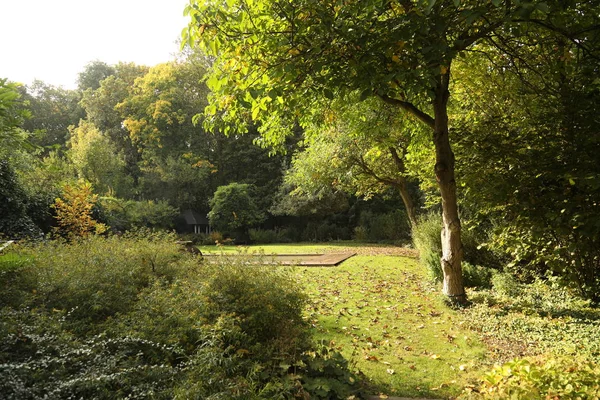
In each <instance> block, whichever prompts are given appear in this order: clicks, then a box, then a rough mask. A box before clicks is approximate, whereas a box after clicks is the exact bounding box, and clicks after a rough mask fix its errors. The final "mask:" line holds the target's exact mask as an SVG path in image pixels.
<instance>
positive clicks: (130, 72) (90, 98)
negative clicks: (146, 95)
mask: <svg viewBox="0 0 600 400" xmlns="http://www.w3.org/2000/svg"><path fill="white" fill-rule="evenodd" d="M114 69H115V73H114V74H113V75H111V76H109V77H107V78H104V79H103V80H102V81H101V82H100V86H99V87H98V88H97V89H95V90H93V89H91V88H90V89H88V90H86V91H85V92H84V93H83V97H82V100H81V106H82V107H83V108H84V110H85V113H86V116H87V119H88V120H89V121H90V122H91V123H93V124H94V126H96V127H97V128H98V129H99V130H100V131H102V132H103V133H104V134H106V136H107V137H108V138H109V140H110V141H111V143H113V144H114V146H115V147H116V149H117V151H118V152H120V153H122V154H123V155H124V157H125V165H126V171H127V174H128V175H129V176H131V177H132V178H133V180H134V182H137V180H138V178H139V176H140V171H139V167H138V163H139V161H140V153H139V152H138V148H137V147H136V146H135V145H134V143H133V142H132V140H131V137H130V136H129V132H128V131H127V129H125V127H124V126H123V120H124V119H125V118H126V112H125V111H124V110H120V109H117V107H116V106H117V105H118V104H120V103H121V102H123V101H124V100H125V99H126V98H128V97H129V96H130V91H131V90H132V88H133V84H134V82H135V80H136V79H137V78H139V77H142V76H144V75H145V74H146V73H147V72H148V67H145V66H139V65H135V64H132V63H119V64H117V65H116V66H115V67H114Z"/></svg>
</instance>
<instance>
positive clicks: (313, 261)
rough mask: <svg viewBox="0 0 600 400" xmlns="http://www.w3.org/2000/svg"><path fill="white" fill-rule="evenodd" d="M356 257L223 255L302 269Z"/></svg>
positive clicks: (210, 259) (211, 256) (211, 259)
mask: <svg viewBox="0 0 600 400" xmlns="http://www.w3.org/2000/svg"><path fill="white" fill-rule="evenodd" d="M354 255H356V253H328V254H264V255H245V254H242V255H235V254H225V255H224V256H223V257H236V258H237V257H246V258H248V261H249V262H251V263H253V264H263V265H299V266H303V267H334V266H336V265H339V264H340V263H342V262H343V261H345V260H347V259H349V258H350V257H352V256H354ZM203 257H204V258H205V259H206V260H207V261H208V262H216V258H217V257H221V256H219V255H216V254H205V255H204V256H203Z"/></svg>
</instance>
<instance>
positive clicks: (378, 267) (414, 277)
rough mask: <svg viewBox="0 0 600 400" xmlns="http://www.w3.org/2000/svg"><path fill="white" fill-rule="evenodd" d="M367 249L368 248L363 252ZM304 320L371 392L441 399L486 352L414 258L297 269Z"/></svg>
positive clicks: (311, 248)
mask: <svg viewBox="0 0 600 400" xmlns="http://www.w3.org/2000/svg"><path fill="white" fill-rule="evenodd" d="M361 247H362V248H363V250H366V249H364V248H376V249H382V250H384V249H385V248H386V246H374V245H372V244H357V243H353V242H334V243H327V244H314V243H301V244H293V245H290V244H272V245H263V246H250V247H247V246H244V247H242V246H219V247H215V246H203V247H200V249H201V250H202V252H203V253H205V254H219V253H222V254H225V255H228V254H234V253H250V254H252V253H264V254H299V253H307V254H309V253H323V252H332V251H336V250H337V251H340V250H342V249H343V250H348V249H354V250H356V251H357V252H359V253H364V251H362V252H361ZM367 252H368V251H367ZM296 273H297V276H298V281H299V284H300V285H302V288H303V290H305V292H306V293H307V294H308V295H309V297H310V301H309V307H308V310H307V314H306V316H307V318H308V319H309V321H310V323H311V325H312V327H313V334H314V337H315V339H316V340H318V341H324V342H326V343H331V344H332V345H333V346H334V347H335V348H337V349H339V350H340V351H341V352H342V354H344V356H345V357H346V358H347V359H349V360H350V361H351V362H352V363H353V364H354V368H356V369H357V370H359V371H360V372H361V373H363V374H364V375H365V379H366V381H367V382H368V384H369V386H370V388H371V392H373V393H383V394H387V395H395V396H408V397H424V396H428V397H434V398H446V397H449V396H454V395H457V394H458V393H459V392H460V391H461V390H462V389H463V388H464V387H465V385H466V384H467V383H469V382H471V381H472V380H474V379H475V378H476V377H477V376H479V374H480V371H479V368H478V367H479V366H480V365H481V364H487V363H486V362H485V347H484V345H483V344H482V342H481V341H479V339H478V338H477V336H476V335H475V334H474V333H473V332H472V331H470V330H468V329H467V327H466V326H465V325H464V323H463V321H462V318H461V315H460V313H458V312H456V311H454V310H452V309H450V308H448V307H447V306H446V305H445V304H444V302H443V300H442V297H441V295H440V293H439V289H438V288H433V287H431V286H430V285H429V284H428V283H427V281H428V279H427V272H426V271H425V270H424V269H423V268H422V267H421V266H420V265H419V263H418V261H417V260H416V259H412V258H407V257H398V256H387V255H358V256H355V257H353V258H351V259H349V260H347V261H345V262H344V263H342V264H341V265H340V266H338V267H324V268H314V267H310V268H301V267H297V269H296Z"/></svg>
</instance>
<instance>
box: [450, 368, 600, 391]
mask: <svg viewBox="0 0 600 400" xmlns="http://www.w3.org/2000/svg"><path fill="white" fill-rule="evenodd" d="M599 376H600V365H598V364H597V363H595V362H591V361H581V360H573V359H568V360H567V359H564V358H550V359H547V360H546V359H543V358H540V359H534V360H532V361H530V360H527V359H520V360H514V361H511V362H508V363H506V364H504V365H502V366H498V367H495V368H494V369H493V370H492V371H490V372H488V373H487V374H485V376H484V377H483V379H482V383H481V385H480V386H479V388H477V390H476V391H475V390H473V389H468V390H467V391H465V393H464V394H463V396H461V398H464V399H490V400H491V399H532V400H533V399H597V398H598V397H599V396H600V380H598V377H599Z"/></svg>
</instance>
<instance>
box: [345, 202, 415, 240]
mask: <svg viewBox="0 0 600 400" xmlns="http://www.w3.org/2000/svg"><path fill="white" fill-rule="evenodd" d="M354 234H355V238H356V239H357V240H359V241H364V242H375V243H377V242H396V243H397V242H405V243H406V242H408V241H410V225H409V223H408V219H407V218H406V213H405V212H404V211H403V210H402V211H401V210H397V211H392V212H389V213H384V214H375V213H373V212H372V211H363V212H362V213H361V214H360V218H359V222H358V226H357V227H356V228H355V229H354Z"/></svg>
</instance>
